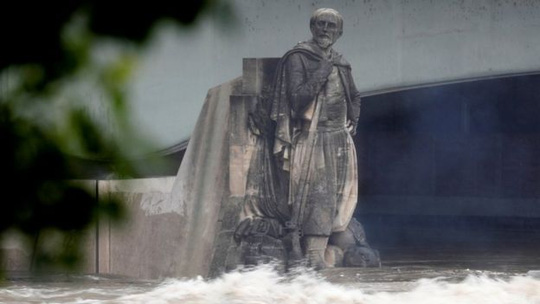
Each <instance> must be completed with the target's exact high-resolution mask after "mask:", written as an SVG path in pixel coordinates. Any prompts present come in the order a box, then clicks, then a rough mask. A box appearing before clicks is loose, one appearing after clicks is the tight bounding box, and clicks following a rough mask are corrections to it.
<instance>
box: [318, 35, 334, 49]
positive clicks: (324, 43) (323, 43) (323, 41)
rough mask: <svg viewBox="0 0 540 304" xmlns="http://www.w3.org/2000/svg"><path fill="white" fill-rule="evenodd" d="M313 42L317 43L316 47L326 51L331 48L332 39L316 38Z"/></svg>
mask: <svg viewBox="0 0 540 304" xmlns="http://www.w3.org/2000/svg"><path fill="white" fill-rule="evenodd" d="M315 42H317V45H318V46H320V47H321V48H323V49H327V48H329V47H330V46H332V44H334V42H333V41H332V39H330V38H329V37H326V36H322V37H321V36H319V37H317V39H315Z"/></svg>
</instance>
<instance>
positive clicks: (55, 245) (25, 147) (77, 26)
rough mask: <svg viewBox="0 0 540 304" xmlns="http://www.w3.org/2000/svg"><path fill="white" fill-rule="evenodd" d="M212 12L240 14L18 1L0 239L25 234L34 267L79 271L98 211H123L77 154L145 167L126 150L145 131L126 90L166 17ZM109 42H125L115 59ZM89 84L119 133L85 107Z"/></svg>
mask: <svg viewBox="0 0 540 304" xmlns="http://www.w3.org/2000/svg"><path fill="white" fill-rule="evenodd" d="M210 12H214V16H220V18H223V19H224V20H226V19H227V17H228V16H232V13H231V7H230V6H229V4H228V3H226V2H224V1H219V0H193V1H184V2H165V1H153V2H136V1H135V2H133V1H131V2H129V3H128V2H124V1H99V0H98V1H77V0H59V1H55V2H46V1H37V2H31V3H28V2H24V1H10V3H9V5H7V6H5V7H4V8H3V16H2V18H0V24H1V26H2V28H3V29H4V31H3V34H4V35H3V41H2V56H0V140H1V142H2V149H1V150H0V157H2V160H3V163H4V168H3V170H2V174H3V179H2V183H0V191H1V192H2V195H3V198H2V202H3V204H2V206H1V208H2V211H1V212H0V239H1V237H2V236H3V235H4V234H5V233H6V232H8V231H9V232H17V233H22V235H24V236H25V238H26V239H27V240H28V244H29V246H31V247H33V248H32V252H33V258H32V263H33V267H34V269H43V268H44V267H53V268H54V269H73V267H75V266H76V265H77V262H78V261H79V259H80V257H81V255H80V253H81V244H82V242H81V240H82V239H84V233H85V231H87V229H88V227H91V226H92V225H93V224H95V223H96V221H97V219H98V218H99V219H102V218H110V219H120V218H122V215H123V212H122V208H121V204H120V202H119V201H118V200H115V199H112V198H103V197H100V198H99V199H97V198H96V189H95V187H94V188H89V187H88V186H85V183H83V182H77V181H74V179H76V178H77V177H78V176H83V175H84V174H83V173H84V172H81V168H79V167H77V166H74V165H73V163H72V162H71V160H72V156H73V155H78V156H83V157H85V158H88V159H95V160H106V161H107V162H108V163H109V164H111V165H110V168H113V169H114V172H111V173H112V174H114V176H117V177H122V176H124V177H129V176H133V175H135V174H136V169H137V168H135V167H133V166H132V165H131V164H130V162H129V161H127V159H128V158H129V154H130V153H132V152H133V149H135V150H137V148H136V147H132V146H129V147H125V145H126V142H129V141H126V140H125V139H126V138H127V137H133V138H136V137H137V131H136V130H135V129H134V128H133V127H132V126H131V125H130V123H129V115H128V114H129V113H128V111H127V108H128V107H127V101H128V99H129V94H128V92H126V84H127V83H128V81H129V77H130V75H131V72H132V70H133V68H134V66H135V65H136V54H137V51H138V50H140V49H141V48H143V47H144V45H145V43H146V41H147V40H148V37H149V35H150V34H151V31H152V29H153V27H154V26H155V25H156V24H157V23H159V22H160V21H161V20H171V21H174V22H176V23H177V24H179V25H181V26H187V25H191V24H194V23H195V22H196V21H197V20H198V19H200V17H201V16H202V15H204V14H208V13H210ZM104 40H106V41H109V42H111V41H112V42H113V43H118V44H121V45H123V46H122V47H119V48H116V49H119V50H120V51H119V52H117V54H116V55H115V56H112V59H110V60H103V59H102V58H100V57H99V56H95V54H94V51H95V48H96V45H97V44H98V43H99V42H103V41H104ZM85 83H86V84H88V83H91V84H93V85H94V86H93V87H92V86H91V87H90V90H92V91H94V92H95V91H98V92H99V94H100V96H102V99H103V100H104V101H105V103H106V109H107V111H108V114H109V118H108V119H112V120H113V121H112V122H111V121H108V122H107V124H106V125H109V126H111V125H112V126H114V128H116V130H114V132H110V130H104V128H103V126H104V125H103V123H102V122H99V121H96V119H95V117H93V116H92V115H91V114H90V113H89V111H88V109H87V107H85V106H84V105H85V102H87V100H85V98H86V96H85V94H83V93H81V90H80V88H81V86H82V87H84V84H85ZM49 114H50V115H49ZM70 155H71V156H70ZM0 258H1V257H0Z"/></svg>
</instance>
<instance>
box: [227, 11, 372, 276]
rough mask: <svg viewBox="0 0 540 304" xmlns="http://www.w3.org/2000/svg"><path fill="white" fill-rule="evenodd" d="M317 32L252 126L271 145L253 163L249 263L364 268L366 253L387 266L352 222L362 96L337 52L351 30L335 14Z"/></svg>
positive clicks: (325, 15)
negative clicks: (261, 260) (263, 261)
mask: <svg viewBox="0 0 540 304" xmlns="http://www.w3.org/2000/svg"><path fill="white" fill-rule="evenodd" d="M310 29H311V33H312V35H313V38H312V39H310V40H308V41H305V42H300V43H298V44H297V45H296V46H295V47H294V48H293V49H292V50H290V51H288V52H287V53H285V55H284V56H283V57H282V58H281V60H280V61H279V63H278V66H277V68H276V72H275V78H274V79H275V80H274V84H273V87H272V88H271V89H270V90H269V92H266V93H265V94H263V95H266V96H263V97H262V98H261V102H260V103H259V106H258V108H257V111H255V112H254V113H252V115H250V119H249V126H250V129H251V130H252V132H253V133H254V134H256V135H258V136H260V141H261V143H260V145H261V147H263V148H262V149H261V151H260V153H258V154H257V156H255V157H254V158H253V160H252V163H251V167H250V173H249V175H248V184H250V185H248V189H251V193H252V194H253V195H251V196H248V197H247V198H246V201H245V203H244V208H243V216H242V218H243V221H242V222H240V224H239V226H238V228H237V231H236V234H235V236H236V238H237V241H238V242H239V243H240V242H244V246H245V248H246V249H245V252H248V253H247V254H244V259H248V260H250V259H253V260H256V257H257V255H260V256H267V257H270V258H278V259H286V260H287V259H288V260H289V262H290V261H298V260H304V261H307V263H308V265H309V266H312V267H314V268H316V269H322V268H325V267H327V266H336V265H338V266H340V265H342V263H343V256H347V257H348V258H347V259H346V260H347V261H358V260H359V258H358V257H355V254H356V253H358V254H359V255H361V256H365V258H360V260H362V261H363V262H356V263H357V264H359V265H361V266H374V265H379V259H378V253H377V252H376V251H375V250H371V248H370V247H369V245H368V244H367V242H366V241H365V236H364V231H363V228H362V226H361V225H360V223H359V222H357V221H356V220H355V219H352V220H351V218H352V215H353V212H354V210H355V207H356V203H357V200H358V173H357V158H356V151H355V146H354V143H353V138H352V135H354V134H355V132H356V125H357V122H358V117H359V114H360V94H359V92H358V91H357V89H356V87H355V85H354V81H353V78H352V75H351V66H350V64H349V63H348V62H347V61H346V60H345V59H344V58H343V57H342V56H341V54H339V53H338V52H336V51H335V50H334V49H333V48H332V46H333V44H334V43H335V42H336V41H337V40H338V38H340V37H341V35H342V33H343V18H342V17H341V15H340V13H339V12H337V11H335V10H333V9H328V8H323V9H318V10H316V11H315V12H314V13H313V16H312V17H311V20H310ZM265 246H266V247H265ZM358 247H362V248H364V249H365V250H358ZM261 250H262V252H261ZM332 250H338V251H340V252H339V253H338V254H332V252H333V251H332ZM360 252H361V253H360ZM366 252H367V254H366ZM370 253H371V256H370ZM336 256H338V257H341V258H338V260H339V261H336V260H335V257H336ZM330 257H334V258H330ZM329 260H333V261H329ZM362 263H364V264H362ZM359 265H350V266H359ZM345 266H347V265H345Z"/></svg>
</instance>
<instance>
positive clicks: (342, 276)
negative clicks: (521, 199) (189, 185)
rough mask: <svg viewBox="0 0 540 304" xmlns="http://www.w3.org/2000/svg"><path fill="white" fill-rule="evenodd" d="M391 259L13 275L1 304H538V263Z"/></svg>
mask: <svg viewBox="0 0 540 304" xmlns="http://www.w3.org/2000/svg"><path fill="white" fill-rule="evenodd" d="M418 254H419V253H418V252H416V253H415V254H410V255H408V254H405V253H401V254H400V255H399V256H394V257H390V256H387V257H386V259H385V260H383V261H385V262H384V263H383V266H382V267H381V268H371V269H357V268H348V269H345V268H334V269H327V270H325V271H322V272H318V273H316V272H313V271H309V270H301V271H297V272H295V273H290V274H287V275H280V274H279V273H277V272H275V271H274V270H273V269H272V267H270V266H261V267H258V268H254V269H250V270H239V271H235V272H231V273H227V274H224V275H222V276H220V277H218V278H215V279H208V280H205V279H202V278H196V279H176V278H169V279H165V280H133V279H128V278H123V277H115V276H92V275H49V276H43V277H35V276H29V275H27V274H21V273H19V274H11V275H10V278H9V280H8V281H7V282H6V284H5V285H4V286H3V287H2V288H1V289H0V303H216V304H217V303H220V304H221V303H234V304H240V303H335V304H340V303H362V304H364V303H365V304H390V303H392V304H396V303H415V304H423V303H430V304H432V303H452V304H455V303H475V304H483V303H486V304H497V303H508V304H520V303H539V304H540V271H535V269H540V257H538V256H536V255H535V254H532V253H531V252H528V253H527V254H521V253H513V254H508V253H505V254H500V253H496V252H490V253H475V254H469V255H459V256H458V255H456V254H452V253H448V252H442V253H430V254H425V255H423V256H422V257H423V258H424V259H421V260H420V259H418V258H417V257H418V256H419V255H418Z"/></svg>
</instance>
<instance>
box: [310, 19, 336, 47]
mask: <svg viewBox="0 0 540 304" xmlns="http://www.w3.org/2000/svg"><path fill="white" fill-rule="evenodd" d="M311 33H312V34H313V40H314V41H315V42H316V43H317V44H318V45H319V46H320V47H321V48H323V49H327V48H329V47H330V46H332V45H333V44H334V43H335V42H336V41H337V40H338V38H339V37H341V33H342V30H341V28H339V23H338V17H337V16H335V15H333V14H321V15H320V16H318V17H317V20H316V21H315V23H314V24H313V25H312V26H311Z"/></svg>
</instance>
